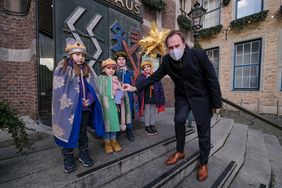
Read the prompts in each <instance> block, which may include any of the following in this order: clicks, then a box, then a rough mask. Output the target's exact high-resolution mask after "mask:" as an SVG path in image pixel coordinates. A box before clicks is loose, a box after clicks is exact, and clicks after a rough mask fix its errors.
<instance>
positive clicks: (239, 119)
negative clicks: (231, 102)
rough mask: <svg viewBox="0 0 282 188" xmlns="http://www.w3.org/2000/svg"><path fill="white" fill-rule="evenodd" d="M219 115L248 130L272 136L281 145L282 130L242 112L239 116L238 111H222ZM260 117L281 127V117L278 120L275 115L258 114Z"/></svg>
mask: <svg viewBox="0 0 282 188" xmlns="http://www.w3.org/2000/svg"><path fill="white" fill-rule="evenodd" d="M221 115H222V117H226V118H230V119H234V121H235V122H236V123H242V124H245V125H248V126H249V127H250V128H253V129H259V130H262V131H263V132H264V133H268V134H273V135H275V136H276V137H277V138H278V140H279V142H280V144H281V145H282V129H278V128H276V127H273V126H271V125H269V124H267V123H265V122H263V121H261V120H259V119H257V118H255V117H253V116H251V115H248V114H246V113H244V112H242V115H241V113H240V111H230V110H222V112H221ZM260 115H261V116H263V117H265V118H266V119H268V120H270V121H272V122H274V123H276V124H278V125H280V126H281V127H282V116H281V115H280V116H279V120H278V118H277V115H272V114H260Z"/></svg>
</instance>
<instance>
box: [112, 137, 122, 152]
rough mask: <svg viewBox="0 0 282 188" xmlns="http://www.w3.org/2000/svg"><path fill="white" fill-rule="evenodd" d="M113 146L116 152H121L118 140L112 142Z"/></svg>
mask: <svg viewBox="0 0 282 188" xmlns="http://www.w3.org/2000/svg"><path fill="white" fill-rule="evenodd" d="M111 144H112V147H113V149H114V150H115V152H119V151H121V146H120V145H119V143H118V142H117V140H111Z"/></svg>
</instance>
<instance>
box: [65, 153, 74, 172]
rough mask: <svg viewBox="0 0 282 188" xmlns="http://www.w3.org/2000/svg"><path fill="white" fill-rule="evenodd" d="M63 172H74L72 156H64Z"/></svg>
mask: <svg viewBox="0 0 282 188" xmlns="http://www.w3.org/2000/svg"><path fill="white" fill-rule="evenodd" d="M64 171H65V172H66V173H72V172H74V171H75V166H74V157H73V154H64Z"/></svg>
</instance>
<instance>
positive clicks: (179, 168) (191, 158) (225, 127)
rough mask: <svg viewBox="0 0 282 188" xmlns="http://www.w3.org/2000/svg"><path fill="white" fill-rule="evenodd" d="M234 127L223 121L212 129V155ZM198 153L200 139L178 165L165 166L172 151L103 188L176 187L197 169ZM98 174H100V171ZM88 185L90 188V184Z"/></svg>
mask: <svg viewBox="0 0 282 188" xmlns="http://www.w3.org/2000/svg"><path fill="white" fill-rule="evenodd" d="M232 126H233V120H228V119H222V120H221V121H219V122H218V123H217V124H216V125H215V126H214V127H212V144H213V147H212V149H211V154H212V153H213V152H215V151H216V150H218V148H219V147H221V146H222V145H223V144H224V142H225V139H226V138H227V136H228V134H229V132H230V130H231V129H232ZM198 151H199V149H198V139H193V140H191V141H188V143H186V146H185V153H186V154H187V156H186V158H185V159H184V160H183V161H181V162H179V163H178V164H177V165H173V166H167V165H165V164H164V162H165V160H166V159H167V158H168V157H169V156H170V155H171V154H173V153H174V151H171V152H168V153H166V154H164V155H161V156H159V157H157V158H155V159H154V160H151V161H149V162H148V163H145V164H144V165H143V166H140V167H138V168H135V169H133V170H131V171H129V172H128V173H126V174H124V175H122V176H120V177H118V178H116V179H113V180H111V181H108V182H107V183H106V184H103V185H101V187H174V186H175V185H177V184H178V183H179V181H181V180H182V178H183V177H184V175H185V174H189V173H190V172H191V171H193V170H194V169H195V167H196V166H197V158H198V155H199V152H198ZM97 174H99V171H98V172H97ZM137 177H138V178H137ZM132 180H134V181H132ZM84 183H85V182H84ZM84 185H85V184H84ZM86 185H89V186H90V184H86ZM73 187H79V185H77V184H76V186H73Z"/></svg>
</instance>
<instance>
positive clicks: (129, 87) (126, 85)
mask: <svg viewBox="0 0 282 188" xmlns="http://www.w3.org/2000/svg"><path fill="white" fill-rule="evenodd" d="M122 88H123V91H130V92H133V91H136V90H137V88H136V87H134V86H131V85H130V84H123V85H122Z"/></svg>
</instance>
